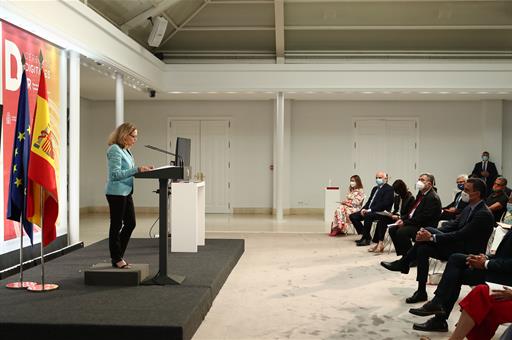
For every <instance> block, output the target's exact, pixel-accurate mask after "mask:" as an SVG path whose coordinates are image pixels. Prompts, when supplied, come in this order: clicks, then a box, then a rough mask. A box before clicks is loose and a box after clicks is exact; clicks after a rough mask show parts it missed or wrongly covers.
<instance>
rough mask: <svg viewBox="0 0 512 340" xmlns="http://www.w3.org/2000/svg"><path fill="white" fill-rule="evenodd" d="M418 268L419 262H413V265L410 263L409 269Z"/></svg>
mask: <svg viewBox="0 0 512 340" xmlns="http://www.w3.org/2000/svg"><path fill="white" fill-rule="evenodd" d="M417 266H418V262H416V261H412V262H411V263H409V267H411V268H413V267H417Z"/></svg>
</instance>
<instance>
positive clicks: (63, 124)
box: [59, 50, 78, 244]
mask: <svg viewBox="0 0 512 340" xmlns="http://www.w3.org/2000/svg"><path fill="white" fill-rule="evenodd" d="M59 73H60V79H59V81H60V82H59V85H60V86H59V95H60V103H59V106H60V111H59V117H60V126H59V130H60V154H59V176H60V178H59V223H60V225H61V226H65V227H66V229H67V232H68V244H71V243H70V238H69V237H70V236H69V235H71V234H75V233H76V234H78V231H75V230H71V229H74V228H76V227H77V226H74V225H71V224H69V220H68V52H67V51H66V50H62V51H61V52H60V65H59Z"/></svg>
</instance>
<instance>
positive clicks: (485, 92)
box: [477, 91, 489, 94]
mask: <svg viewBox="0 0 512 340" xmlns="http://www.w3.org/2000/svg"><path fill="white" fill-rule="evenodd" d="M477 93H478V94H488V93H489V92H487V91H480V92H477Z"/></svg>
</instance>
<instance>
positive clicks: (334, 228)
mask: <svg viewBox="0 0 512 340" xmlns="http://www.w3.org/2000/svg"><path fill="white" fill-rule="evenodd" d="M364 197H365V196H364V191H363V184H362V183H361V178H360V177H359V176H358V175H354V176H352V177H350V186H349V189H348V193H347V196H346V198H345V200H343V201H342V202H341V204H340V205H339V206H338V208H337V209H336V210H335V211H334V220H333V221H332V223H331V233H330V234H329V236H336V235H338V234H341V233H346V232H347V223H350V221H349V218H348V216H349V215H350V214H353V213H355V212H356V211H359V210H361V206H362V205H363V201H364Z"/></svg>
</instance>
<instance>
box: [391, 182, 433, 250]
mask: <svg viewBox="0 0 512 340" xmlns="http://www.w3.org/2000/svg"><path fill="white" fill-rule="evenodd" d="M434 183H435V178H434V175H432V174H428V173H425V174H421V175H420V177H419V178H418V182H416V190H418V195H417V196H416V200H415V201H414V204H413V205H412V207H411V209H410V211H409V212H408V214H407V215H406V216H405V218H404V219H399V220H398V221H396V222H395V225H394V226H391V227H389V236H390V237H391V240H392V241H393V244H394V245H395V250H396V254H397V255H399V256H400V255H405V254H407V252H408V251H409V249H411V247H412V242H411V241H412V240H414V239H415V237H416V233H417V232H418V230H420V228H426V227H432V226H436V225H437V222H438V221H439V216H440V215H441V200H440V199H439V196H437V193H436V192H435V190H434V189H433V185H434Z"/></svg>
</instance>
